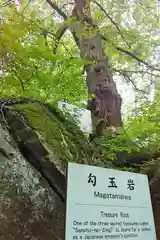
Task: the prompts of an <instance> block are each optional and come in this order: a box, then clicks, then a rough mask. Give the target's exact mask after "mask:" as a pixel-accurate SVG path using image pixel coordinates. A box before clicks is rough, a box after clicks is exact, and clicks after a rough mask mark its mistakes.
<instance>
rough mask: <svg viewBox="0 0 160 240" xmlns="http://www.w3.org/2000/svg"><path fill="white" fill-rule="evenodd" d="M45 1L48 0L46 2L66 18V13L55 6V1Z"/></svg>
mask: <svg viewBox="0 0 160 240" xmlns="http://www.w3.org/2000/svg"><path fill="white" fill-rule="evenodd" d="M46 2H48V4H49V5H50V6H51V7H52V8H53V9H54V10H55V11H56V12H57V13H58V14H59V15H61V16H62V17H63V18H64V19H65V20H66V19H67V15H66V14H65V13H64V12H63V11H62V10H61V9H60V8H59V7H58V6H57V4H56V3H54V2H52V0H46Z"/></svg>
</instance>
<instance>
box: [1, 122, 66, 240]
mask: <svg viewBox="0 0 160 240" xmlns="http://www.w3.org/2000/svg"><path fill="white" fill-rule="evenodd" d="M64 212H65V206H64V203H63V202H62V200H61V199H60V197H59V196H58V195H57V194H56V193H55V192H54V191H53V189H51V187H50V186H49V184H48V183H47V181H46V180H45V179H44V178H43V177H42V175H41V174H40V173H39V172H38V171H37V170H36V169H35V168H34V167H33V166H31V165H30V164H29V163H28V162H27V161H26V160H25V159H24V157H23V156H22V155H21V153H20V152H19V150H18V149H17V148H16V145H15V144H14V142H13V140H12V139H11V138H10V136H9V134H8V133H7V131H5V130H4V129H3V128H2V126H1V127H0V239H1V240H3V239H4V240H12V239H13V240H23V239H28V240H31V239H32V240H39V239H41V240H43V239H44V240H46V239H48V240H50V239H52V240H53V239H55V240H60V239H64Z"/></svg>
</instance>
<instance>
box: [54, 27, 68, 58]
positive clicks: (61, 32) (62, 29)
mask: <svg viewBox="0 0 160 240" xmlns="http://www.w3.org/2000/svg"><path fill="white" fill-rule="evenodd" d="M67 28H68V26H67V24H65V23H64V24H63V25H62V26H61V27H60V28H59V29H58V30H57V32H56V34H55V40H56V44H55V46H54V48H53V53H54V54H55V53H56V49H57V47H58V44H59V41H60V40H61V38H62V37H63V35H64V33H65V31H66V30H67Z"/></svg>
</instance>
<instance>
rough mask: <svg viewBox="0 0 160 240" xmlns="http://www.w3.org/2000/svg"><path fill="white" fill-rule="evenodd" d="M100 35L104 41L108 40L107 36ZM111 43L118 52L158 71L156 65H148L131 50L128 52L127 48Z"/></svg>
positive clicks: (159, 69)
mask: <svg viewBox="0 0 160 240" xmlns="http://www.w3.org/2000/svg"><path fill="white" fill-rule="evenodd" d="M101 37H102V39H103V40H104V41H107V42H109V39H107V37H105V36H104V35H101ZM112 45H113V47H115V49H117V50H118V51H119V52H122V53H124V54H126V55H128V56H130V57H132V58H133V59H135V60H136V61H137V62H138V63H142V64H144V65H145V66H146V67H148V68H150V69H152V70H155V71H160V68H156V67H154V66H152V65H150V64H149V63H147V62H146V61H144V60H142V59H140V58H139V57H137V56H136V55H135V54H134V53H132V52H130V51H128V50H125V49H123V48H121V47H118V46H116V45H115V44H114V43H112Z"/></svg>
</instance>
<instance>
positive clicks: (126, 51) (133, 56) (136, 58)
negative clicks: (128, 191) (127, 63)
mask: <svg viewBox="0 0 160 240" xmlns="http://www.w3.org/2000/svg"><path fill="white" fill-rule="evenodd" d="M116 49H117V50H118V51H119V52H122V53H124V54H126V55H128V56H130V57H132V58H134V59H135V60H136V61H137V62H139V63H142V64H144V65H145V66H146V67H148V68H150V69H152V70H155V71H160V69H159V68H155V67H154V66H152V65H150V64H149V63H147V62H145V61H144V60H142V59H140V58H139V57H137V56H136V55H135V54H134V53H132V52H129V51H128V50H125V49H123V48H121V47H116Z"/></svg>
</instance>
